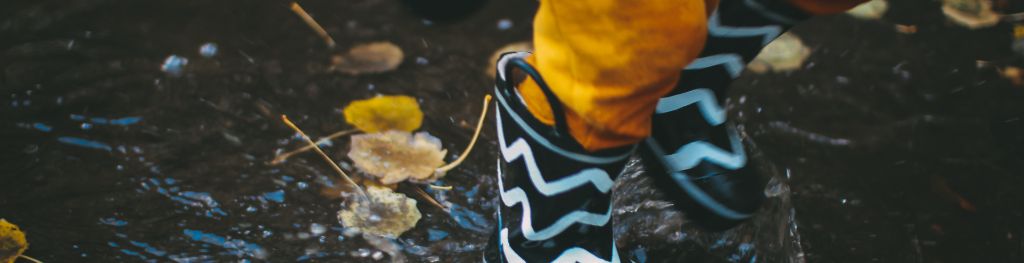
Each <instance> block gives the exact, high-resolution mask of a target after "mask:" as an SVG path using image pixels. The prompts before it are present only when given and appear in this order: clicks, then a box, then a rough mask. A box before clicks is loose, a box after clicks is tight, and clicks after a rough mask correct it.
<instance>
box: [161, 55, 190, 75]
mask: <svg viewBox="0 0 1024 263" xmlns="http://www.w3.org/2000/svg"><path fill="white" fill-rule="evenodd" d="M185 65H188V59H187V58H184V57H179V56H178V55H170V56H167V59H164V64H162V65H160V70H161V71H163V72H165V73H167V74H171V75H172V76H179V75H181V73H182V71H184V69H185Z"/></svg>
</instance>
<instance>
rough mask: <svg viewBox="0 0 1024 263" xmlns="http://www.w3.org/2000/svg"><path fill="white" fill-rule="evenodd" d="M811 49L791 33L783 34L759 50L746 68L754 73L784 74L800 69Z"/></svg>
mask: <svg viewBox="0 0 1024 263" xmlns="http://www.w3.org/2000/svg"><path fill="white" fill-rule="evenodd" d="M810 55H811V49H810V48H808V47H807V46H805V45H804V43H803V41H800V38H799V37H797V36H796V35H795V34H793V33H785V34H782V36H779V38H777V39H775V40H774V41H772V42H771V43H769V44H768V46H765V47H764V50H761V53H760V54H758V55H757V57H756V58H754V60H753V61H751V62H750V65H748V68H749V69H750V70H751V71H753V72H756V73H765V72H768V71H773V72H786V71H792V70H795V69H798V68H800V66H801V65H803V64H804V60H806V59H807V57H808V56H810Z"/></svg>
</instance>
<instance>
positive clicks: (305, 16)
mask: <svg viewBox="0 0 1024 263" xmlns="http://www.w3.org/2000/svg"><path fill="white" fill-rule="evenodd" d="M291 8H292V12H295V14H296V15H299V17H301V18H302V21H305V22H306V24H307V25H309V27H310V28H312V29H313V31H316V33H317V34H318V35H320V38H323V39H324V42H325V43H327V47H329V48H334V45H335V43H334V38H331V35H328V34H327V30H324V27H322V26H320V23H317V22H316V20H313V17H312V16H309V13H306V10H303V9H302V6H299V3H297V2H292V6H291Z"/></svg>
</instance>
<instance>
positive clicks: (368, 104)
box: [344, 95, 423, 133]
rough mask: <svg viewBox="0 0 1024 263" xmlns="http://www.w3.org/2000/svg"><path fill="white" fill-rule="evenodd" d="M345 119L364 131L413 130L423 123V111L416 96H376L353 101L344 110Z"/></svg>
mask: <svg viewBox="0 0 1024 263" xmlns="http://www.w3.org/2000/svg"><path fill="white" fill-rule="evenodd" d="M344 114H345V120H347V121H348V123H349V124H352V126H356V128H357V129H359V130H362V131H364V132H368V133H371V132H381V131H387V130H400V131H408V132H411V131H415V130H416V129H419V128H420V125H422V124H423V111H421V110H420V104H419V103H417V102H416V98H413V97H409V96H401V95H398V96H377V97H374V98H371V99H366V100H359V101H354V102H352V103H351V104H349V105H348V106H346V107H345V110H344Z"/></svg>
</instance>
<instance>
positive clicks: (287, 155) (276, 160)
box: [270, 129, 359, 165]
mask: <svg viewBox="0 0 1024 263" xmlns="http://www.w3.org/2000/svg"><path fill="white" fill-rule="evenodd" d="M356 132H359V129H350V130H343V131H338V132H335V133H332V134H331V135H327V136H326V137H321V138H320V139H317V140H316V144H317V145H320V144H321V143H325V142H327V140H333V139H336V138H338V137H341V136H345V135H349V134H353V133H356ZM312 149H313V146H311V145H306V146H302V148H298V149H295V150H292V151H290V152H286V153H282V154H281V155H278V156H277V157H274V160H271V161H270V165H278V164H281V163H283V162H284V161H287V160H288V158H291V157H292V155H296V154H300V153H304V152H306V151H309V150H312Z"/></svg>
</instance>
